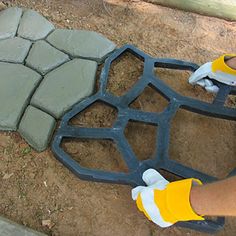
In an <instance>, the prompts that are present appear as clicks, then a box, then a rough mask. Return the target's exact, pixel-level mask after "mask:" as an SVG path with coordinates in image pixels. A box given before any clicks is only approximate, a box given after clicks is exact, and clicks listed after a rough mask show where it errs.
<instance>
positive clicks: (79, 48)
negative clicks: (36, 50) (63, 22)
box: [47, 29, 116, 62]
mask: <svg viewBox="0 0 236 236" xmlns="http://www.w3.org/2000/svg"><path fill="white" fill-rule="evenodd" d="M47 41H48V42H50V43H51V44H52V45H53V46H55V47H56V48H58V49H60V50H62V51H64V52H66V53H68V54H70V55H71V56H73V57H82V58H88V59H92V60H96V61H97V62H101V61H102V60H103V59H104V57H105V56H106V55H107V54H109V53H110V52H112V51H113V50H114V49H115V47H116V45H115V44H114V43H113V42H111V41H110V40H108V39H107V38H105V37H104V36H103V35H101V34H99V33H97V32H93V31H86V30H67V29H57V30H55V31H54V32H53V33H51V34H50V35H49V36H48V38H47Z"/></svg>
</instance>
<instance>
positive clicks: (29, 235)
mask: <svg viewBox="0 0 236 236" xmlns="http://www.w3.org/2000/svg"><path fill="white" fill-rule="evenodd" d="M0 236H46V234H43V233H39V232H36V231H34V230H32V229H29V228H26V227H25V226H23V225H19V224H16V223H14V222H13V221H10V220H8V219H6V218H3V217H1V216H0Z"/></svg>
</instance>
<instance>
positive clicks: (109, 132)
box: [52, 45, 236, 233]
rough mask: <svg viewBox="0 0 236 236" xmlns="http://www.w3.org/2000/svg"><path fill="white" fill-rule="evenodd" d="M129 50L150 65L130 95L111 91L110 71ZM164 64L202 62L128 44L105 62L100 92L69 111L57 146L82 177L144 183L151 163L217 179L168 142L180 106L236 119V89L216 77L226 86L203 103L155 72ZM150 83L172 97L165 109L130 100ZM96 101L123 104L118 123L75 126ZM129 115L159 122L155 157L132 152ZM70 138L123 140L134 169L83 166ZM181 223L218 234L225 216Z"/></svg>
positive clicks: (183, 174) (184, 174) (66, 162)
mask: <svg viewBox="0 0 236 236" xmlns="http://www.w3.org/2000/svg"><path fill="white" fill-rule="evenodd" d="M125 52H130V53H132V54H133V55H135V56H136V57H137V58H139V59H140V60H142V61H143V62H144V70H143V74H142V76H141V78H140V79H139V80H138V81H137V82H136V84H135V85H134V86H133V87H132V88H131V89H130V90H129V91H128V92H127V93H126V94H124V95H123V96H115V95H113V94H112V93H110V92H108V91H107V84H108V79H109V70H110V67H111V64H112V62H113V61H115V60H116V59H117V58H119V57H120V56H121V55H122V54H123V53H125ZM158 67H159V68H168V69H178V70H188V71H192V72H194V71H195V70H196V69H198V67H199V66H198V65H196V64H193V63H191V62H186V61H180V60H175V59H168V58H152V57H150V56H149V55H147V54H145V53H144V52H142V51H140V50H139V49H137V48H135V47H134V46H132V45H125V46H123V47H122V48H120V49H118V50H117V51H115V52H114V53H113V54H112V55H111V56H110V57H109V58H108V59H107V60H106V61H105V64H104V67H103V69H102V72H101V76H100V89H99V91H98V92H97V93H96V94H95V95H93V96H91V97H89V98H87V99H85V100H84V101H82V102H80V103H78V104H77V105H75V106H74V107H73V109H72V110H71V111H69V112H68V113H66V114H65V115H64V117H63V118H62V121H61V123H60V126H59V129H58V130H57V133H56V135H55V137H54V140H53V143H52V149H53V152H54V153H55V155H56V157H57V159H58V160H59V161H61V162H62V163H63V164H64V165H65V166H66V167H67V168H69V169H70V170H71V171H72V172H73V173H74V174H76V175H77V176H78V177H79V178H81V179H84V180H89V181H99V182H111V183H118V184H128V185H131V186H137V185H144V183H143V181H142V178H141V177H142V174H143V172H144V171H145V170H147V169H149V168H155V169H157V170H159V169H162V170H166V171H168V172H170V173H173V174H175V175H178V176H181V177H183V178H191V177H194V178H198V179H201V180H202V181H203V182H205V183H206V182H211V181H214V180H216V178H215V177H212V176H209V175H207V174H205V173H202V172H200V171H197V170H195V169H192V168H190V167H187V166H184V165H182V164H180V163H178V162H176V161H174V160H171V159H170V158H169V154H168V146H169V136H170V128H171V120H172V119H173V117H174V116H175V113H176V112H177V110H178V109H179V108H183V109H186V110H189V111H191V112H195V113H199V114H204V115H207V116H211V117H218V118H222V119H228V120H236V109H233V108H227V107H225V106H224V104H225V101H226V99H227V97H228V95H229V94H236V88H235V87H231V86H227V85H224V84H221V83H219V82H217V81H214V83H215V84H217V85H218V86H219V88H220V90H219V92H218V94H217V95H216V97H215V99H214V101H213V103H206V102H202V101H199V100H196V99H193V98H189V97H184V96H182V95H180V94H178V93H176V92H175V91H174V90H172V89H171V88H170V87H168V86H167V85H166V84H165V83H164V82H163V81H162V80H160V79H159V78H158V77H157V76H155V75H154V73H153V72H154V68H158ZM147 86H152V87H153V88H155V89H156V90H157V92H158V93H160V94H161V95H162V96H163V97H165V98H166V99H167V100H168V101H169V105H168V106H167V107H166V109H165V110H164V111H163V112H161V113H154V112H144V111H140V110H135V109H131V108H130V107H129V104H130V103H132V102H133V101H134V100H135V99H136V98H137V97H138V96H139V95H140V94H141V93H142V92H143V90H144V89H145V88H146V87H147ZM96 101H101V102H103V103H106V104H108V105H111V106H113V107H116V108H117V110H118V117H117V120H116V122H115V123H114V125H113V127H112V128H84V127H75V126H71V125H69V121H70V120H71V119H72V118H73V117H75V116H76V115H77V114H79V113H80V112H82V111H83V110H84V109H86V108H87V107H89V106H90V105H91V104H93V103H95V102H96ZM129 120H132V121H140V122H145V123H149V124H154V125H157V127H158V136H157V141H156V147H157V151H156V153H155V155H154V156H153V157H152V158H151V159H148V160H144V161H139V160H138V159H137V157H136V156H135V154H134V152H133V151H132V148H131V147H130V145H129V143H128V141H127V140H126V138H125V136H124V129H125V127H126V125H127V123H128V121H129ZM64 138H76V139H109V140H113V141H114V142H115V143H116V144H117V147H118V149H119V151H120V152H121V154H122V156H123V158H124V160H125V162H126V164H127V166H128V169H129V173H114V172H105V171H100V170H94V169H88V168H84V167H82V166H80V165H79V163H78V162H76V161H75V160H73V159H72V157H71V156H70V155H69V154H68V153H66V152H65V151H64V150H63V148H62V147H61V143H62V140H63V139H64ZM177 225H178V226H182V227H187V228H191V229H195V230H199V231H204V232H208V233H214V232H216V231H218V230H220V229H222V228H223V225H224V218H222V217H219V218H217V220H216V221H213V220H205V221H188V222H179V223H177Z"/></svg>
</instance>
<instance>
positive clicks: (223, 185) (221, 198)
mask: <svg viewBox="0 0 236 236" xmlns="http://www.w3.org/2000/svg"><path fill="white" fill-rule="evenodd" d="M190 202H191V205H192V208H193V209H194V210H195V212H196V213H197V214H199V215H208V216H236V177H231V178H228V179H225V180H221V181H218V182H215V183H212V184H206V185H202V186H194V187H192V190H191V193H190Z"/></svg>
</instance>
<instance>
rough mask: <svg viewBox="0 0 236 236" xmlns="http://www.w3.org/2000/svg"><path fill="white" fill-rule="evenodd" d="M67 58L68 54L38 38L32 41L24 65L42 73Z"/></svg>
mask: <svg viewBox="0 0 236 236" xmlns="http://www.w3.org/2000/svg"><path fill="white" fill-rule="evenodd" d="M68 60H69V56H68V55H66V54H65V53H63V52H61V51H59V50H57V49H55V48H54V47H52V46H51V45H50V44H48V43H46V42H45V41H43V40H40V41H37V42H36V43H34V45H33V47H32V48H31V50H30V52H29V55H28V57H27V59H26V65H27V66H29V67H31V68H34V69H35V70H37V71H38V72H40V73H41V74H43V75H44V74H46V73H47V72H49V71H50V70H52V69H54V68H55V67H57V66H59V65H61V64H62V63H64V62H66V61H68Z"/></svg>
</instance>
